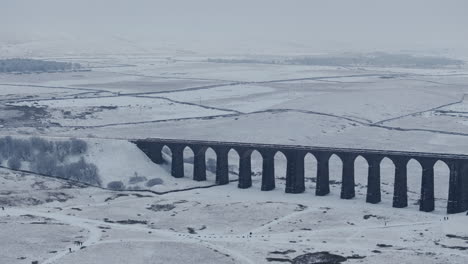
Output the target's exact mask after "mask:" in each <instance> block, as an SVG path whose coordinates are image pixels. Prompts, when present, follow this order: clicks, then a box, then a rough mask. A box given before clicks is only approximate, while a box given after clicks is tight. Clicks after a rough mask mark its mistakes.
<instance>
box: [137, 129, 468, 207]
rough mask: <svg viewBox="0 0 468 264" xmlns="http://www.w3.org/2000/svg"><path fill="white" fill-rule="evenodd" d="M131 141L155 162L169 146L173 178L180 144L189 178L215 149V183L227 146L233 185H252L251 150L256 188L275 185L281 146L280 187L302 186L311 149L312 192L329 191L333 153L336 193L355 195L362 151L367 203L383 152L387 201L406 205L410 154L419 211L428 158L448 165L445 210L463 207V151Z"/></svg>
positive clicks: (466, 191)
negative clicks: (256, 160)
mask: <svg viewBox="0 0 468 264" xmlns="http://www.w3.org/2000/svg"><path fill="white" fill-rule="evenodd" d="M133 143H135V144H136V145H137V146H138V147H139V148H140V149H141V150H142V151H143V152H144V153H145V154H146V155H147V156H148V157H149V158H150V159H151V160H152V161H153V162H154V163H157V164H161V163H164V159H163V156H162V149H163V147H164V146H166V147H168V148H169V149H170V150H171V152H172V163H171V171H172V175H173V176H174V177H176V178H181V177H184V150H185V148H186V147H188V148H190V149H191V150H192V151H193V153H194V166H193V169H194V171H193V179H194V180H195V181H204V180H206V161H205V152H206V150H207V149H208V148H211V149H213V150H214V151H215V153H216V184H219V185H223V184H228V183H229V171H228V153H229V151H230V150H231V149H233V150H235V151H236V152H237V153H238V155H239V182H238V187H239V188H249V187H251V186H252V172H251V154H252V152H253V151H255V150H256V151H258V152H259V153H260V154H261V156H262V158H263V167H262V169H263V172H262V186H261V190H262V191H269V190H273V189H274V188H275V172H274V170H275V166H274V156H275V154H276V153H277V152H282V153H283V154H284V156H285V157H286V160H287V168H286V190H285V191H286V193H302V192H304V191H305V181H304V158H305V155H307V154H308V153H311V154H312V155H314V156H315V158H316V160H317V180H316V188H315V194H316V195H318V196H323V195H327V194H328V193H329V192H330V183H329V159H330V157H331V156H332V155H333V154H335V155H337V156H338V157H339V158H340V159H341V161H342V164H343V166H342V168H343V171H342V184H341V195H340V196H341V198H342V199H351V198H353V197H354V196H355V182H354V162H355V159H356V158H357V157H358V156H362V157H363V158H364V159H366V160H367V163H368V165H369V166H368V178H367V180H368V181H367V195H366V202H368V203H373V204H375V203H379V202H380V201H381V191H380V162H381V161H382V159H383V158H385V157H386V158H389V159H390V160H392V162H393V164H394V165H395V180H394V193H393V207H396V208H403V207H406V206H407V205H408V195H407V164H408V162H409V161H410V160H411V159H414V160H416V161H418V162H419V163H420V165H421V167H422V176H421V177H422V180H421V183H422V184H421V194H420V200H419V210H420V211H424V212H431V211H433V210H434V207H435V199H434V164H435V163H436V162H437V161H443V162H445V163H446V164H447V166H448V168H449V170H450V176H449V177H450V179H449V186H448V188H449V190H448V203H447V213H449V214H453V213H460V212H464V211H466V210H468V155H454V154H440V153H421V152H403V151H386V150H373V149H345V148H325V147H313V146H295V145H275V144H256V143H255V144H250V143H239V142H218V141H201V140H181V139H160V138H149V139H141V140H135V141H133Z"/></svg>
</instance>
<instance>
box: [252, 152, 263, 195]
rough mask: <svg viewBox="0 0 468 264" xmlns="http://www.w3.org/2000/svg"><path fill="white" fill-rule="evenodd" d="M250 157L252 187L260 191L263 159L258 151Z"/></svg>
mask: <svg viewBox="0 0 468 264" xmlns="http://www.w3.org/2000/svg"><path fill="white" fill-rule="evenodd" d="M250 155H251V156H250V158H251V168H252V187H254V188H255V189H259V190H260V188H261V186H262V173H263V167H262V166H263V157H262V155H261V154H260V152H259V151H258V150H254V151H252V154H250Z"/></svg>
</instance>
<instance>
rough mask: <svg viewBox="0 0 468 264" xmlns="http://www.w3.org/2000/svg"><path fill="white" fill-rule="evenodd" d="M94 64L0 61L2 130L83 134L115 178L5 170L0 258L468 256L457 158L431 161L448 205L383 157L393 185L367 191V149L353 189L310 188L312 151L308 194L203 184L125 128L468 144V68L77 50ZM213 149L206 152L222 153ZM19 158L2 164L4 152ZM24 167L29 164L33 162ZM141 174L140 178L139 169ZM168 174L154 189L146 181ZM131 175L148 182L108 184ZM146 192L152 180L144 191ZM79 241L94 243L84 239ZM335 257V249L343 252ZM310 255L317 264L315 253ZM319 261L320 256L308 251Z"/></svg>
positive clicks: (447, 259) (21, 134)
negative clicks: (2, 66)
mask: <svg viewBox="0 0 468 264" xmlns="http://www.w3.org/2000/svg"><path fill="white" fill-rule="evenodd" d="M54 59H55V60H60V61H72V62H78V63H81V64H82V65H85V66H87V67H90V68H91V69H92V71H89V72H76V73H44V74H22V75H14V74H0V102H1V103H0V137H3V136H14V137H15V138H29V137H32V136H39V137H42V138H45V139H48V140H67V139H69V138H72V137H76V138H81V139H83V140H85V141H86V142H87V143H88V151H87V153H85V154H83V157H84V158H85V159H86V161H87V162H90V163H93V164H95V165H96V166H97V168H98V171H99V175H100V179H101V181H102V186H101V187H103V188H98V187H91V186H84V185H80V184H77V183H67V182H65V181H64V180H59V179H54V178H49V177H44V176H38V175H35V174H34V173H27V172H18V171H12V170H9V169H6V168H0V205H1V206H3V207H4V210H1V211H0V237H1V238H2V239H0V263H9V264H10V263H31V262H32V261H34V260H38V261H39V263H64V264H75V263H137V264H139V263H280V262H292V263H303V262H300V261H299V259H300V258H301V255H305V254H308V253H317V252H323V251H327V252H329V253H331V254H335V255H339V256H342V257H344V258H345V259H346V263H396V262H399V263H466V262H467V259H468V254H467V252H468V244H467V242H468V227H467V225H466V220H467V216H465V214H458V215H451V216H449V219H448V220H446V219H445V216H446V215H445V207H446V203H447V189H448V185H447V184H448V172H449V171H448V168H447V166H446V165H445V164H443V163H442V162H438V163H437V164H436V166H435V175H436V179H435V181H436V184H435V185H436V194H435V196H436V211H435V212H432V213H421V212H419V211H418V205H417V201H418V199H419V191H420V183H421V179H420V175H421V167H420V165H419V164H418V163H417V162H415V161H410V163H409V165H408V181H409V182H408V183H409V199H410V205H409V207H408V208H405V209H394V208H392V207H391V201H392V193H393V173H394V166H393V164H392V163H391V162H390V160H388V159H384V160H383V162H382V166H381V171H382V190H383V192H382V198H383V201H382V203H380V204H377V205H370V204H366V203H365V193H366V184H367V163H366V162H365V160H363V159H362V158H358V159H357V161H356V183H357V197H356V198H355V199H353V200H340V199H339V189H340V185H341V182H340V181H341V178H340V177H341V166H342V165H341V163H340V162H339V160H338V158H337V157H335V156H333V157H332V158H331V161H330V179H331V180H332V186H331V187H332V193H331V194H330V195H328V196H325V197H316V196H314V191H315V180H316V179H315V170H316V161H315V159H314V158H313V157H312V156H310V155H308V156H307V157H306V192H305V193H303V194H297V195H294V194H285V193H284V185H285V182H284V175H285V168H286V162H285V158H284V156H283V155H282V154H277V155H276V157H275V161H276V164H275V165H276V167H275V171H276V177H277V188H276V189H275V190H274V191H270V192H261V191H260V184H261V167H262V163H261V161H262V160H261V156H260V155H259V153H257V152H254V153H253V155H252V158H253V160H252V167H253V173H254V176H253V187H252V188H250V189H247V190H240V189H237V187H236V185H237V183H236V182H235V181H236V180H237V174H236V171H237V164H238V157H237V155H235V154H234V153H230V156H229V158H230V160H229V162H230V165H231V167H230V169H231V174H230V179H231V180H233V181H234V182H232V183H231V184H229V185H226V186H215V185H214V183H215V179H214V175H213V168H211V171H209V172H208V173H207V176H208V180H207V181H206V182H194V181H192V180H191V179H190V178H191V177H192V170H193V166H192V164H191V162H193V161H191V156H192V155H193V153H191V152H190V151H187V152H186V163H185V176H186V177H185V178H183V179H174V178H173V177H171V176H170V155H169V154H168V153H166V154H165V158H166V159H167V161H168V162H167V163H166V164H163V165H161V166H160V165H156V164H153V163H151V161H150V160H149V158H148V157H146V156H145V155H144V154H143V153H142V152H141V151H140V150H139V149H138V148H137V147H136V146H135V145H134V144H132V143H130V142H129V141H128V140H129V139H137V138H148V137H166V138H185V139H205V140H221V141H239V142H260V143H275V144H281V143H283V144H292V145H294V144H298V145H314V146H329V147H351V148H376V149H389V150H411V151H431V152H443V153H462V154H467V150H468V140H467V136H468V132H467V131H468V99H467V97H466V96H465V94H467V93H468V69H467V68H466V66H464V67H457V68H443V69H442V68H441V69H423V70H422V69H410V68H376V67H361V68H358V67H346V68H345V67H330V66H327V67H319V66H305V65H280V64H252V63H211V62H208V61H207V59H208V58H207V57H203V56H196V55H194V54H190V55H179V56H173V57H168V56H162V55H154V56H152V55H147V56H131V55H128V56H123V55H107V56H104V57H99V56H95V57H87V56H71V57H70V56H68V57H67V58H65V57H64V58H60V57H54ZM215 158H216V156H215V155H214V153H213V151H212V150H211V149H210V150H209V151H208V152H207V160H209V162H211V163H215V162H214V160H215ZM2 165H3V166H7V163H6V161H4V162H3V163H2ZM22 169H25V168H22ZM137 178H139V180H138V181H137V180H135V179H137ZM154 178H158V179H160V180H161V182H160V183H158V184H157V185H154V186H151V187H148V186H146V185H145V184H146V183H147V182H148V181H149V180H150V179H154ZM113 181H121V182H122V183H123V184H124V185H125V187H126V188H132V189H138V190H139V191H110V190H108V189H106V187H107V184H109V183H110V182H113ZM145 190H146V191H145ZM74 241H80V242H83V245H81V244H76V243H74ZM339 256H335V257H337V258H338V257H339ZM306 263H308V262H306ZM310 263H315V262H310Z"/></svg>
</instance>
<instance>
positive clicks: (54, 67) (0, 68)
mask: <svg viewBox="0 0 468 264" xmlns="http://www.w3.org/2000/svg"><path fill="white" fill-rule="evenodd" d="M78 69H81V65H80V64H79V63H69V62H57V61H44V60H33V59H4V60H0V72H6V73H10V72H21V73H25V72H55V71H69V70H78Z"/></svg>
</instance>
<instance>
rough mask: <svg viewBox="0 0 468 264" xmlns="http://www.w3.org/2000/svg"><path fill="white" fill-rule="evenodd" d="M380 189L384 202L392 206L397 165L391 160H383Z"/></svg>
mask: <svg viewBox="0 0 468 264" xmlns="http://www.w3.org/2000/svg"><path fill="white" fill-rule="evenodd" d="M380 183H381V184H380V188H381V196H382V202H383V203H385V204H388V205H389V206H392V201H393V191H394V184H395V165H394V164H393V161H392V160H391V159H389V158H387V157H386V158H383V159H382V161H381V162H380Z"/></svg>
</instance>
